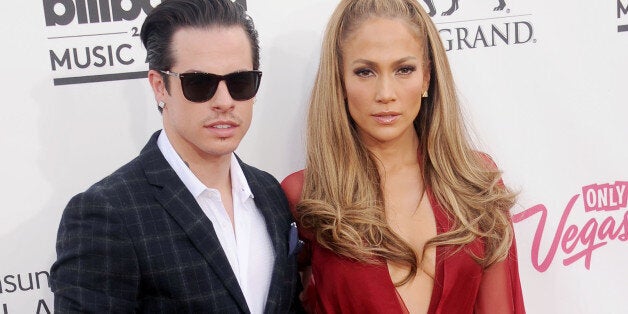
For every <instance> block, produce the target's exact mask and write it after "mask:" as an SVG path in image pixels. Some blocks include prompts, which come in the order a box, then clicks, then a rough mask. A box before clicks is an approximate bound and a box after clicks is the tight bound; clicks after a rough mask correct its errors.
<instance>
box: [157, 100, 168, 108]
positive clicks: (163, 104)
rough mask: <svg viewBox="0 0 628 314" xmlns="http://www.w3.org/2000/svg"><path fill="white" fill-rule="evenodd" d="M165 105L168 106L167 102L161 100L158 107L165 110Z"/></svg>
mask: <svg viewBox="0 0 628 314" xmlns="http://www.w3.org/2000/svg"><path fill="white" fill-rule="evenodd" d="M165 106H166V103H165V102H163V101H161V100H160V101H159V102H158V103H157V107H159V109H161V110H163V109H164V107H165Z"/></svg>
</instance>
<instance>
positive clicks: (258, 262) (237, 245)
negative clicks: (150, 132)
mask: <svg viewBox="0 0 628 314" xmlns="http://www.w3.org/2000/svg"><path fill="white" fill-rule="evenodd" d="M157 145H158V147H159V150H160V151H161V153H162V154H163V155H164V157H165V158H166V160H167V161H168V164H170V166H171V167H172V168H173V169H174V171H175V172H176V173H177V175H178V176H179V178H180V179H181V181H183V184H185V186H186V187H187V188H188V190H189V191H190V192H191V193H192V195H193V196H194V198H195V199H196V201H197V202H198V205H199V206H200V207H201V209H202V210H203V212H204V213H205V215H207V217H208V218H209V220H210V221H211V222H212V224H213V226H214V230H215V231H216V235H217V236H218V239H219V240H220V245H221V246H222V249H223V251H224V252H225V255H227V259H228V260H229V264H231V268H232V269H233V272H234V273H235V276H236V278H237V280H238V283H239V284H240V289H241V290H242V293H243V294H244V298H245V299H246V303H247V305H248V307H249V310H250V311H251V313H262V312H263V311H264V307H265V305H266V299H267V297H268V289H269V287H270V280H271V276H272V272H273V264H274V262H275V256H274V251H273V246H272V242H271V240H270V236H269V235H268V231H267V229H266V223H265V221H264V216H262V214H261V213H260V211H259V209H258V208H257V206H256V205H255V202H254V201H253V197H254V196H253V193H252V192H251V189H250V188H249V184H248V182H247V180H246V177H245V176H244V173H243V172H242V168H241V167H240V164H239V163H238V161H237V159H236V157H235V154H233V153H232V154H231V168H230V175H231V196H232V199H233V216H234V223H233V224H232V223H231V220H230V219H229V216H228V215H227V211H226V210H225V207H224V205H223V203H222V200H221V197H220V192H219V191H218V190H217V189H212V188H208V187H206V186H205V185H204V184H203V183H202V182H201V181H200V180H199V179H198V178H197V177H196V176H195V175H194V173H192V171H191V170H190V168H188V167H187V165H186V164H185V162H184V161H183V160H182V159H181V157H180V156H179V154H177V152H176V151H175V150H174V147H172V144H171V143H170V141H169V140H168V137H167V136H166V132H165V131H163V130H162V131H161V134H159V138H158V139H157ZM234 226H235V230H234Z"/></svg>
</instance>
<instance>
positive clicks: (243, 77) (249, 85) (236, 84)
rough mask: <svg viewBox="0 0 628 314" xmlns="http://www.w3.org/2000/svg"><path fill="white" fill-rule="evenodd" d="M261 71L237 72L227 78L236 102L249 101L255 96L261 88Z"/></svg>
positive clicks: (228, 86)
mask: <svg viewBox="0 0 628 314" xmlns="http://www.w3.org/2000/svg"><path fill="white" fill-rule="evenodd" d="M261 76H262V73H261V72H259V71H246V72H236V73H231V74H228V75H227V76H225V81H226V82H227V88H228V89H229V94H230V95H231V98H233V99H234V100H249V99H251V98H253V97H254V96H255V94H256V93H257V89H258V88H259V82H260V77H261Z"/></svg>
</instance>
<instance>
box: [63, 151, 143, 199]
mask: <svg viewBox="0 0 628 314" xmlns="http://www.w3.org/2000/svg"><path fill="white" fill-rule="evenodd" d="M147 186H148V182H147V180H146V176H145V175H144V171H143V168H142V166H141V163H140V160H139V157H136V158H135V159H133V160H131V161H130V162H128V163H127V164H125V165H123V166H122V167H120V168H118V169H117V170H115V171H114V172H112V173H111V174H109V175H108V176H106V177H104V178H103V179H101V180H100V181H98V182H96V183H94V184H93V185H92V186H90V187H89V188H88V189H87V190H85V191H83V192H81V193H79V194H77V195H76V196H75V198H76V197H97V198H101V199H107V200H109V201H111V202H114V203H115V200H116V199H118V200H119V199H121V198H124V197H125V196H128V197H131V196H132V195H131V192H138V191H142V190H145V189H146V187H147Z"/></svg>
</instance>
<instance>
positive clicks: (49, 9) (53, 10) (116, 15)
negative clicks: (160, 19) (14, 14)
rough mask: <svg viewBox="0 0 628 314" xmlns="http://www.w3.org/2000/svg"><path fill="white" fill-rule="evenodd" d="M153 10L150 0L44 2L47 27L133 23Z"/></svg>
mask: <svg viewBox="0 0 628 314" xmlns="http://www.w3.org/2000/svg"><path fill="white" fill-rule="evenodd" d="M152 9H153V6H152V5H151V1H150V0H44V15H45V17H46V26H55V25H68V24H70V23H72V22H73V21H74V20H76V21H77V22H78V23H79V24H87V23H90V24H92V23H103V22H112V21H113V22H118V21H123V20H124V21H133V20H135V19H137V18H138V17H139V16H140V12H142V11H143V12H144V13H145V14H148V12H150V10H152Z"/></svg>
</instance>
